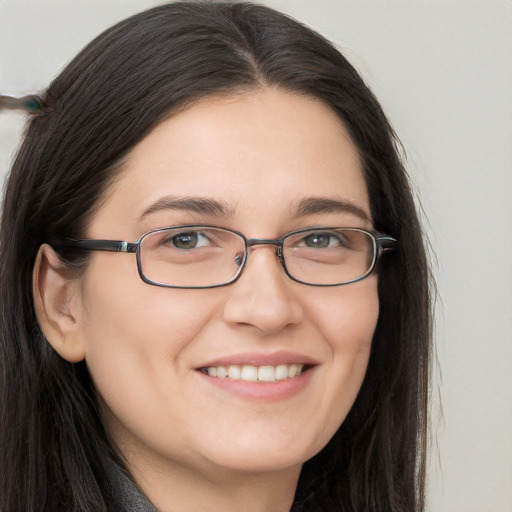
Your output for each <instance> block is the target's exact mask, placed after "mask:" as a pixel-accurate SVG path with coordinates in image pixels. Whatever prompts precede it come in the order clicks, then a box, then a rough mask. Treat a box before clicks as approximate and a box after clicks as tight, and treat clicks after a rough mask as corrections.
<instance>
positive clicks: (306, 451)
mask: <svg viewBox="0 0 512 512" xmlns="http://www.w3.org/2000/svg"><path fill="white" fill-rule="evenodd" d="M203 199H207V200H208V201H207V202H205V201H200V200H203ZM323 199H328V200H331V201H335V202H339V205H338V206H336V203H333V202H330V203H327V202H326V201H323ZM198 200H199V201H198ZM305 200H308V204H309V205H310V207H309V208H303V206H304V204H305ZM212 202H215V204H216V205H217V206H216V207H214V208H212V207H211V204H212ZM205 204H208V205H209V206H208V207H206V206H205ZM347 204H349V205H352V206H355V207H356V208H346V205H347ZM311 205H312V206H311ZM344 205H345V206H344ZM301 207H302V208H301ZM181 224H207V225H214V226H219V227H225V228H231V229H233V230H237V231H240V232H242V233H244V234H245V235H246V236H247V237H248V238H252V237H254V238H278V237H280V236H282V235H283V234H285V233H288V232H290V231H293V230H297V229H301V228H307V227H314V226H347V227H359V228H372V222H371V219H370V207H369V203H368V194H367V190H366V186H365V182H364V179H363V176H362V171H361V163H360V161H359V158H358V155H357V153H356V149H355V147H354V145H353V143H352V142H351V140H350V138H349V136H348V134H347V131H346V130H345V128H344V127H343V125H342V124H341V122H340V121H339V120H338V118H337V117H336V116H335V114H334V113H333V112H332V111H331V110H330V109H328V108H327V107H326V106H324V105H323V104H322V103H320V102H319V101H317V100H315V99H311V98H308V97H304V96H298V95H293V94H290V93H287V92H283V91H279V90H262V91H255V92H250V93H245V94H240V95H235V96H231V97H227V98H220V99H219V98H217V99H206V100H203V101H201V102H199V103H198V104H196V105H195V106H193V107H191V108H188V109H187V110H184V111H182V112H181V113H178V114H177V115H174V116H173V117H171V118H170V119H168V120H167V121H165V122H163V123H162V124H160V125H159V126H158V127H157V128H156V129H154V130H153V131H152V132H151V133H150V134H149V135H148V136H147V137H146V138H145V139H144V140H143V141H142V142H140V143H139V144H138V145H137V146H136V147H135V148H134V150H133V151H132V153H131V154H130V156H129V158H128V161H127V163H126V166H125V169H124V170H123V171H122V174H121V176H120V178H119V180H118V181H117V182H116V184H115V185H114V187H113V189H112V191H111V193H110V195H109V196H108V200H107V201H106V202H105V204H104V205H103V206H102V207H101V209H100V210H99V211H98V212H97V214H96V215H95V216H94V217H93V219H92V221H91V223H90V225H89V228H88V232H87V233H86V236H87V237H89V238H105V239H115V240H126V241H130V242H133V241H136V240H137V239H138V238H139V237H140V236H141V235H142V234H144V233H146V232H148V231H150V230H153V229H156V228H162V227H168V226H174V225H181ZM79 279H80V281H79V289H80V312H81V313H80V317H79V320H78V321H79V326H80V329H79V333H80V334H79V338H80V342H81V343H83V345H84V350H85V359H86V363H87V366H88V368H89V370H90V373H91V376H92V379H93V381H94V383H95V385H96V388H97V390H98V393H99V395H100V399H101V402H102V408H103V409H102V410H103V415H104V418H105V422H106V424H107V428H108V430H109V431H110V433H111V435H112V436H113V438H114V439H115V441H116V442H117V444H118V446H119V447H120V448H121V450H122V451H123V453H124V454H125V456H126V457H127V459H128V461H129V463H130V464H131V465H132V466H133V467H134V468H138V469H139V470H141V471H143V469H142V468H144V467H145V466H150V465H153V466H155V465H162V467H164V466H166V467H174V468H178V470H182V471H205V472H208V471H210V472H211V471H212V470H213V469H215V468H218V469H220V468H223V469H229V470H235V471H244V472H245V471H249V472H261V471H274V470H278V469H279V470H285V469H288V468H293V469H294V470H296V469H297V468H299V467H300V465H301V464H302V463H303V462H304V461H306V460H307V459H309V458H310V457H312V456H313V455H314V454H316V453H317V452H318V451H319V450H320V449H321V448H322V447H323V446H325V444H326V443H327V442H328V441H329V439H330V438H331V437H332V436H333V434H334V433H335V431H336V430H337V429H338V427H339V426H340V424H341V423H342V421H343V420H344V418H345V416H346V415H347V412H348V411H349V409H350V407H351V406H352V404H353V402H354V400H355V397H356V395H357V393H358V390H359V388H360V386H361V382H362V380H363V377H364V374H365V370H366V367H367V362H368V357H369V352H370V345H371V340H372V336H373V333H374V329H375V325H376V322H377V316H378V312H379V304H378V297H377V277H376V276H375V275H371V276H370V277H368V278H367V279H365V280H363V281H360V282H357V283H353V284H349V285H345V286H335V287H327V288H325V287H323V288H322V287H314V286H306V285H304V284H299V283H297V282H294V281H292V280H291V279H290V278H289V277H287V275H286V274H285V272H284V270H283V268H282V266H281V264H280V262H279V260H278V259H277V257H276V252H275V247H272V246H268V245H267V246H266V245H261V246H256V247H254V248H252V249H251V252H250V254H249V259H248V262H247V265H246V267H245V270H244V272H243V274H242V276H241V277H240V279H238V280H237V281H236V282H235V283H233V284H231V285H228V286H225V287H221V288H212V289H199V290H198V289H171V288H162V287H157V286H152V285H149V284H146V283H144V282H143V281H142V280H141V279H140V277H139V275H138V272H137V267H136V259H135V255H134V254H125V253H106V252H96V253H94V254H93V257H92V260H91V263H90V265H89V266H88V268H87V270H86V272H85V273H84V275H83V276H81V277H80V278H79ZM290 364H304V365H306V366H305V369H306V371H304V372H303V373H302V374H301V375H300V376H298V377H293V378H287V379H286V380H276V381H273V382H264V381H261V382H260V381H253V382H248V381H243V380H239V379H237V378H233V379H220V378H219V377H213V376H210V375H208V374H207V373H205V371H204V369H205V368H208V367H210V368H211V367H219V366H223V367H226V368H229V367H230V366H231V365H235V366H240V367H243V366H244V365H245V366H253V367H260V366H272V367H277V366H279V365H281V366H282V365H290ZM286 368H287V370H289V367H286ZM280 371H281V370H280ZM235 372H236V370H235ZM249 373H250V372H249Z"/></svg>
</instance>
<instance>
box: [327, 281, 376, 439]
mask: <svg viewBox="0 0 512 512" xmlns="http://www.w3.org/2000/svg"><path fill="white" fill-rule="evenodd" d="M351 286H352V285H347V287H346V288H344V289H343V288H340V289H339V290H333V292H334V293H333V297H331V300H327V298H328V297H326V300H324V301H321V302H323V307H322V308H320V309H318V310H317V314H318V316H317V318H318V319H319V320H318V324H319V325H321V326H322V329H323V337H324V339H325V340H326V348H327V350H328V363H327V364H328V366H327V371H326V373H325V378H326V380H325V383H324V393H323V395H322V397H321V401H320V404H319V408H320V409H321V410H323V411H324V415H325V418H326V421H325V423H324V440H325V441H328V439H330V437H331V436H332V435H334V433H335V432H336V430H337V429H338V428H339V426H340V425H341V423H342V422H343V421H344V419H345V417H346V416H347V414H348V412H349V410H350V409H351V407H352V405H353V403H354V401H355V399H356V397H357V394H358V392H359V389H360V388H361V385H362V382H363V379H364V376H365V373H366V369H367V366H368V360H369V356H370V350H371V345H372V339H373V335H374V332H375V327H376V324H377V320H378V316H379V300H378V293H377V278H376V277H374V276H372V277H370V278H368V279H366V280H364V281H361V282H359V283H355V284H354V285H353V286H352V288H351V289H350V287H351Z"/></svg>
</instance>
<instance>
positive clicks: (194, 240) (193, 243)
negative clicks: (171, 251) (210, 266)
mask: <svg viewBox="0 0 512 512" xmlns="http://www.w3.org/2000/svg"><path fill="white" fill-rule="evenodd" d="M166 243H167V244H168V245H171V246H173V247H175V248H176V249H183V250H190V249H197V248H199V247H206V246H208V245H210V244H209V240H208V238H207V237H206V236H205V235H204V233H201V232H199V231H185V232H182V233H178V234H177V235H174V236H172V237H169V238H168V239H167V240H166Z"/></svg>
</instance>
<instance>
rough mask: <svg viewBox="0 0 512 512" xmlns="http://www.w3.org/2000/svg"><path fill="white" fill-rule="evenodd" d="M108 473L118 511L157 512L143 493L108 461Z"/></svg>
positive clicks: (120, 470)
mask: <svg viewBox="0 0 512 512" xmlns="http://www.w3.org/2000/svg"><path fill="white" fill-rule="evenodd" d="M108 473H109V480H110V483H111V485H112V494H113V495H114V496H115V497H116V501H117V505H118V506H119V509H120V510H123V511H126V512H158V510H157V509H156V508H155V507H154V506H153V505H152V503H151V502H150V501H149V500H148V498H147V497H146V496H145V495H144V493H143V492H142V491H141V490H140V489H139V488H138V487H137V486H136V485H135V484H134V483H133V481H132V480H131V479H130V478H129V477H128V476H127V475H126V474H125V472H124V471H123V470H122V469H121V468H120V467H119V466H118V465H117V464H115V463H114V462H113V461H109V464H108Z"/></svg>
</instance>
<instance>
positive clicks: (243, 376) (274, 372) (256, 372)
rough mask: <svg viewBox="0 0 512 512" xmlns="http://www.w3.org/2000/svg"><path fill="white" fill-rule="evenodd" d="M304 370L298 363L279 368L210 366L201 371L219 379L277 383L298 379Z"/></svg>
mask: <svg viewBox="0 0 512 512" xmlns="http://www.w3.org/2000/svg"><path fill="white" fill-rule="evenodd" d="M303 369H304V365H303V364H298V363H292V364H279V365H277V366H270V365H263V366H252V365H238V364H232V365H229V366H208V367H207V368H201V371H202V372H203V373H205V374H207V375H209V376H210V377H216V378H218V379H232V380H244V381H248V382H256V381H260V382H275V381H278V380H286V379H292V378H293V377H298V376H299V375H301V374H302V371H303Z"/></svg>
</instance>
